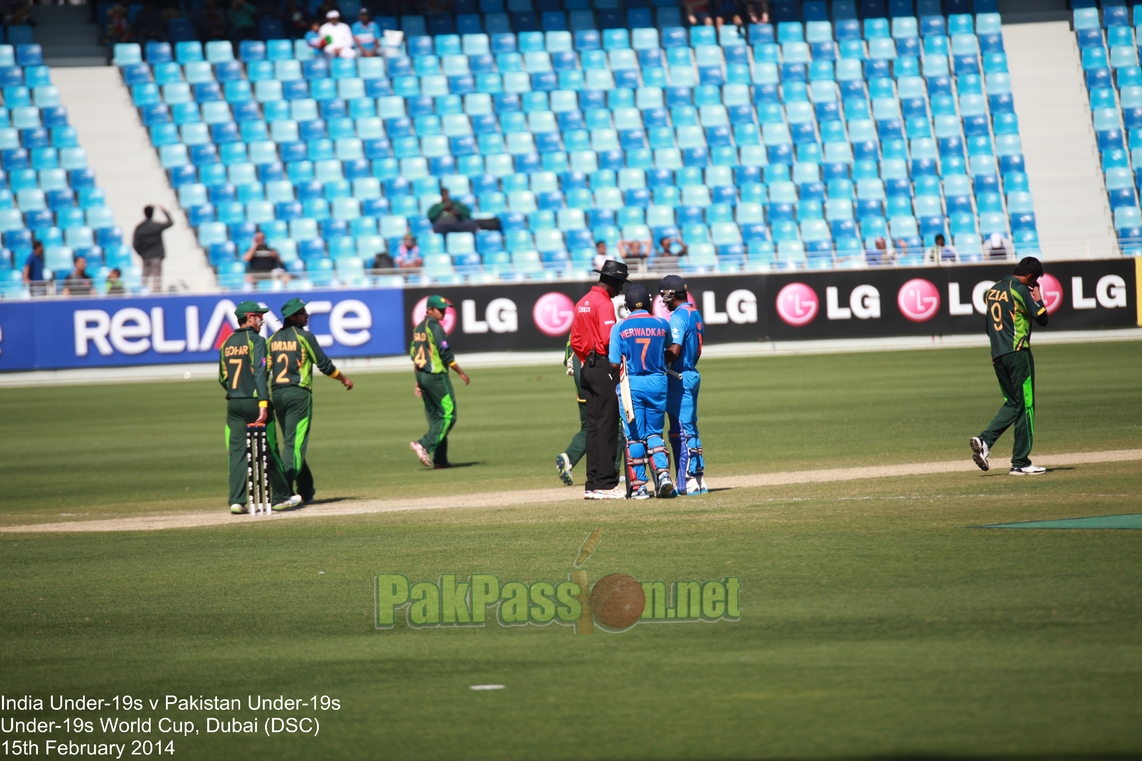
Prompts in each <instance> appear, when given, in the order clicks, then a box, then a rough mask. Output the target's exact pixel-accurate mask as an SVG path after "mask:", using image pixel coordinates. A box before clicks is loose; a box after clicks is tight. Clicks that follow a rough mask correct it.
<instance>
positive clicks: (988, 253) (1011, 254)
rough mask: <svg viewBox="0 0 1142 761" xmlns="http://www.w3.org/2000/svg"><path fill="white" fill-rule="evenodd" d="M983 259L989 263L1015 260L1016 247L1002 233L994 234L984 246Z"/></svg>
mask: <svg viewBox="0 0 1142 761" xmlns="http://www.w3.org/2000/svg"><path fill="white" fill-rule="evenodd" d="M983 258H984V260H986V261H989V262H1002V261H1005V260H1007V259H1013V258H1015V246H1013V245H1012V244H1011V241H1010V240H1008V239H1007V237H1006V236H1005V235H1003V234H1002V233H992V234H991V237H989V238H988V239H987V240H986V241H984V244H983Z"/></svg>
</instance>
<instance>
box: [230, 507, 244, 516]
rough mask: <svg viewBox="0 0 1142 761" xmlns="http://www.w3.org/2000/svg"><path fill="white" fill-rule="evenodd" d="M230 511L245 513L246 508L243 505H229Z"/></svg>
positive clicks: (237, 513) (235, 513)
mask: <svg viewBox="0 0 1142 761" xmlns="http://www.w3.org/2000/svg"><path fill="white" fill-rule="evenodd" d="M230 512H232V513H234V515H245V514H246V512H247V510H246V506H245V505H230Z"/></svg>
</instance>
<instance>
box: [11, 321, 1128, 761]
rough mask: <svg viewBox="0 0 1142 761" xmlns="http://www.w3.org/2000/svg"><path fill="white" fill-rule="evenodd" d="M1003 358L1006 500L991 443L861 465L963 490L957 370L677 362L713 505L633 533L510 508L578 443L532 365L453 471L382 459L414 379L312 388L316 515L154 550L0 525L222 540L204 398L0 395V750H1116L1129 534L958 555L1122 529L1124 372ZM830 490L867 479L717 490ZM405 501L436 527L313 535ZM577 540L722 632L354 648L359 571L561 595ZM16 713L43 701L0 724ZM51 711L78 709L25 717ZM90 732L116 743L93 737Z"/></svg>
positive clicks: (962, 395)
mask: <svg viewBox="0 0 1142 761" xmlns="http://www.w3.org/2000/svg"><path fill="white" fill-rule="evenodd" d="M1035 356H1036V365H1037V371H1038V379H1037V380H1038V382H1037V387H1036V395H1037V402H1038V408H1037V414H1036V428H1037V430H1036V446H1035V452H1034V454H1033V457H1037V456H1042V457H1043V458H1044V461H1048V460H1049V462H1050V463H1051V464H1052V465H1051V469H1050V471H1049V472H1048V473H1047V474H1046V475H1044V476H1039V477H1033V478H1028V477H1024V478H1012V477H1009V476H1008V475H1007V468H1006V458H1007V456H1009V454H1010V446H1011V439H1010V433H1008V434H1007V435H1006V436H1005V437H1004V438H1003V439H1001V440H1000V442H999V444H998V445H997V446H996V447H995V449H994V450H993V455H992V463H993V469H992V470H991V471H990V472H989V473H981V472H980V471H978V470H975V469H974V468H970V467H969V469H962V470H955V471H941V470H940V469H939V468H931V467H921V466H916V468H915V470H916V472H915V473H908V472H906V471H907V470H908V469H907V468H905V469H904V470H905V472H903V473H902V472H901V470H900V468H898V467H897V468H895V469H892V468H889V469H888V470H883V468H885V467H886V466H900V465H907V464H909V463H921V464H922V463H928V464H931V463H943V462H946V461H952V460H959V461H963V462H965V463H969V466H970V450H969V448H968V446H967V442H968V438H969V437H970V436H973V435H975V434H977V433H978V432H979V431H980V430H982V429H983V428H984V426H986V424H987V422H988V421H989V420H990V419H991V416H992V415H993V414H994V412H995V410H996V409H997V408H998V406H999V404H1000V403H1001V402H1002V398H1001V396H1000V393H999V389H998V385H997V383H996V380H995V377H994V374H993V372H992V370H991V367H990V365H989V363H988V358H987V355H986V350H982V349H962V350H960V349H957V350H940V351H910V352H892V353H870V354H844V355H820V356H804V357H772V358H751V359H733V360H731V359H719V360H710V361H706V362H703V365H702V370H703V383H702V396H701V399H700V416H701V417H700V426H701V431H702V438H703V444H704V448H705V453H706V460H707V463H708V480H709V483H710V485H711V487H712V488H714V489H715V491H714V492H713V493H711V494H709V495H706V496H703V497H694V498H684V499H675V500H651V501H647V502H634V503H630V502H598V503H596V502H583V501H581V500H573V499H564V500H560V499H558V497H559V495H558V494H557V495H556V497H555V498H548V497H544V498H543V499H540V498H536V499H534V500H532V499H531V498H530V497H529V496H528V495H523V496H522V497H521V495H520V494H519V492H522V491H528V494H532V493H534V494H545V495H546V494H548V492H551V491H557V490H559V489H563V496H568V497H574V496H575V495H576V494H577V493H578V492H577V488H578V487H576V490H573V489H565V488H564V487H560V486H559V485H558V480H557V478H556V475H555V469H554V458H555V455H556V454H558V453H559V452H561V451H562V450H563V447H564V445H565V444H566V443H567V441H568V440H569V439H570V437H571V435H572V433H573V432H574V430H575V428H576V426H577V425H578V417H577V413H576V409H575V402H574V398H573V387H572V384H571V380H570V379H569V378H567V377H566V375H564V374H563V372H562V368H560V367H559V366H555V367H552V368H512V369H497V370H477V371H474V372H472V373H471V374H472V384H471V386H468V387H463V386H460V387H458V389H457V396H458V413H459V414H458V423H457V426H456V429H455V431H454V433H453V434H452V438H451V446H450V453H451V456H452V459H453V460H454V461H455V462H457V463H458V464H460V465H462V466H463V467H458V468H456V469H454V470H450V471H430V470H426V469H425V468H423V466H421V465H420V464H419V463H418V462H417V461H416V459H415V457H414V455H413V454H412V452H410V451H409V449H408V442H409V441H410V440H412V439H414V438H416V437H418V436H419V435H420V434H421V433H423V429H424V427H425V421H424V416H423V410H422V408H421V407H420V404H419V400H417V399H416V398H415V397H414V396H413V394H412V385H413V380H412V377H411V372H409V373H399V374H374V375H360V376H357V377H355V378H354V380H355V381H356V382H357V388H356V389H354V390H353V391H352V392H348V393H346V392H345V391H343V390H342V389H341V387H340V385H339V384H336V383H334V382H332V381H327V380H323V379H318V380H317V381H315V386H316V392H315V404H314V406H315V415H314V423H313V434H312V438H311V443H310V457H309V460H310V464H311V466H312V468H313V470H314V474H315V477H316V479H317V486H318V502H317V503H315V504H314V505H311V506H309V507H307V508H305V509H304V510H302V511H299V512H298V513H295V514H292V515H290V516H289V517H288V518H286V517H284V516H275V517H270V518H254V517H252V516H236V517H233V518H230V517H229V516H225V520H223V521H222V522H220V523H219V522H215V523H213V524H211V525H202V526H195V527H188V528H180V529H171V530H135V531H102V530H99V531H92V530H83V531H75V530H70V531H67V532H56V531H35V532H19V531H11V530H10V529H19V528H21V527H25V528H27V527H30V526H42V525H43V524H66V528H69V529H76V528H81V527H83V526H82V524H85V523H90V524H92V525H91V526H89V527H88V528H95V527H98V526H99V525H100V524H99V523H97V522H98V521H103V520H119V521H122V522H124V524H123V525H125V524H130V522H131V521H138V522H140V523H139V527H141V526H143V525H145V522H146V521H148V520H152V519H154V518H155V517H156V516H159V517H161V516H172V515H173V516H182V515H185V516H194V515H200V514H203V513H206V512H211V513H214V512H218V513H226V511H227V506H226V504H225V499H226V494H225V492H226V472H225V468H226V464H225V448H224V442H223V435H222V426H223V422H224V401H223V398H222V397H223V392H222V390H221V389H220V388H219V387H218V386H217V385H216V384H215V383H213V382H196V381H188V382H185V383H165V384H134V385H97V386H87V387H52V388H19V389H7V390H3V391H0V420H2V421H3V422H2V423H0V426H2V430H3V432H4V435H3V437H2V438H0V485H2V488H0V528H3V529H9V530H8V531H4V532H0V545H2V546H3V553H2V554H0V571H2V574H0V600H3V606H2V608H0V669H2V670H0V674H2V677H0V693H2V695H3V698H2V701H0V719H2V720H3V721H4V722H9V721H10V720H11V721H23V722H27V721H29V720H31V721H35V722H41V721H42V722H47V723H48V724H51V723H52V722H54V723H55V726H52V727H51V728H49V729H47V730H46V731H30V732H29V731H27V729H28V725H27V724H26V723H25V724H22V725H20V726H19V727H15V726H13V725H9V724H4V725H3V726H2V727H0V729H3V732H0V735H2V736H0V742H7V743H9V744H8V745H0V753H6V754H7V755H13V752H12V751H13V749H14V748H16V747H17V746H16V745H15V743H22V744H21V745H20V746H19V747H20V749H21V750H24V749H27V748H28V747H30V746H29V745H27V744H28V743H35V744H37V745H36V747H37V750H38V755H39V756H40V757H43V756H45V755H49V753H50V757H54V756H55V755H57V754H58V752H59V748H60V747H61V745H62V746H65V747H68V746H67V744H68V743H73V744H80V745H82V744H87V745H90V746H92V747H95V748H98V747H100V744H103V745H107V746H111V745H114V744H117V743H122V744H124V748H125V749H124V754H123V755H124V756H128V755H131V753H132V752H133V751H134V750H137V751H138V752H140V753H145V754H147V755H151V756H154V755H165V754H166V753H167V752H168V751H169V750H171V749H173V750H174V752H175V753H176V758H183V759H227V758H280V759H294V758H299V759H300V758H326V759H341V758H361V759H375V758H401V759H404V758H411V759H420V758H434V759H435V758H439V759H458V758H473V759H484V758H488V759H503V758H511V759H540V758H542V759H563V758H569V759H580V760H581V759H596V758H599V759H615V758H623V759H626V758H629V759H648V758H653V759H657V758H698V759H704V758H759V759H760V758H806V759H819V758H872V757H898V758H915V757H926V758H983V757H1000V756H1002V757H1007V758H1127V757H1134V756H1137V755H1139V754H1142V734H1140V733H1139V731H1138V727H1139V726H1142V641H1140V640H1139V632H1140V631H1142V585H1139V578H1140V575H1142V552H1140V551H1139V550H1140V544H1139V543H1140V542H1142V532H1138V531H1129V530H1119V531H1116V530H1097V529H1096V530H1055V529H1028V530H1001V529H993V528H981V526H988V525H993V524H1000V523H1013V522H1019V521H1046V520H1058V519H1065V518H1079V517H1090V516H1107V515H1118V514H1134V513H1140V512H1142V467H1140V462H1142V461H1140V460H1139V459H1138V454H1137V453H1136V452H1137V450H1139V449H1142V403H1140V402H1139V392H1140V391H1142V388H1140V385H1139V380H1138V379H1139V378H1140V377H1142V342H1126V343H1111V344H1098V343H1088V344H1080V345H1051V346H1043V347H1039V348H1037V349H1036V350H1035ZM460 359H461V362H462V361H463V357H461V358H460ZM1112 450H1113V451H1122V450H1133V451H1135V454H1134V455H1129V456H1125V457H1122V458H1119V459H1114V458H1109V457H1105V458H1104V457H1102V456H1100V455H1098V454H1097V453H1101V452H1109V451H1112ZM1080 453H1081V454H1082V456H1079V455H1080ZM1068 458H1070V460H1068ZM583 465H584V464H582V463H581V464H580V466H579V468H578V469H577V472H576V477H577V478H578V479H580V480H581V478H582V475H583V469H584V467H583ZM838 468H869V470H868V471H860V472H855V475H853V476H852V477H849V478H846V480H828V479H823V478H817V477H809V476H805V477H801V476H798V475H792V476H784V477H782V478H778V479H775V480H773V482H772V483H770V484H769V485H757V486H745V485H740V484H746V483H753V482H751V481H750V478H751V477H752V476H753V475H758V474H761V475H765V474H782V473H785V474H788V473H794V474H796V473H798V472H801V471H822V470H830V469H838ZM878 468H880V469H882V470H877V469H878ZM862 474H867V476H868V477H863V476H862ZM886 474H887V475H886ZM872 476H879V477H872ZM720 481H722V482H724V483H726V484H737V485H738V486H737V487H736V488H732V489H720V490H719V482H720ZM763 482H764V479H761V480H758V481H756V483H763ZM538 490H547V491H544V492H540V491H538ZM426 500H427V501H429V502H431V503H432V506H433V507H438V508H444V509H402V510H397V511H381V510H380V509H378V510H376V511H372V512H370V511H368V510H367V509H362V511H361V512H359V513H356V514H347V513H344V512H341V513H338V512H337V511H338V508H339V507H341V506H344V505H348V504H353V505H362V506H364V508H367V507H368V506H369V505H377V506H381V507H383V506H384V505H386V504H391V505H395V506H401V505H403V506H406V507H408V506H416V505H420V506H424V504H423V503H424V502H425V501H426ZM323 511H325V512H326V513H327V514H326V515H324V516H323V515H322V512H323ZM598 526H603V527H604V534H603V539H602V542H601V543H600V544H599V545H598V547H597V548H596V549H595V551H594V554H593V555H591V556H590V558H589V559H588V560H587V561H586V562H585V563H584V566H583V568H584V569H585V570H586V571H587V572H588V573H589V574H590V579H591V581H594V580H597V579H599V578H602V577H603V576H604V575H606V574H611V573H622V574H629V575H631V576H633V577H635V578H636V579H639V580H642V581H644V582H645V581H648V580H662V581H664V582H666V583H668V584H669V583H670V582H672V581H687V580H696V581H699V582H706V581H709V580H724V579H729V578H733V579H738V580H740V587H741V588H740V616H739V617H738V620H736V621H735V620H728V619H729V618H731V617H730V616H728V615H727V616H723V617H721V620H718V621H701V620H697V621H674V622H670V623H669V624H659V623H654V624H650V623H639V624H636V625H635V626H634V627H633V628H631V629H630V630H628V631H624V632H622V633H619V634H613V633H607V632H603V631H599V630H597V631H596V632H595V633H594V634H593V635H590V636H586V635H584V634H577V633H576V630H575V628H574V627H573V626H571V625H567V624H568V622H567V621H564V620H562V619H560V618H559V617H558V616H556V619H555V621H553V622H552V623H549V624H547V625H535V624H536V623H545V622H544V621H543V617H542V616H540V617H539V619H538V620H537V619H536V618H535V617H534V615H533V617H532V619H531V623H529V624H526V625H519V626H501V625H499V623H497V617H496V614H495V613H494V612H493V613H491V614H489V616H488V620H487V623H486V624H485V625H483V626H456V627H433V626H428V627H425V628H416V627H413V626H410V625H409V624H408V620H407V619H406V615H405V610H404V609H402V610H399V611H397V615H396V616H395V619H394V620H395V624H394V625H393V626H392V628H381V629H379V628H377V626H376V624H377V615H378V611H377V601H378V590H377V588H376V583H375V579H376V577H377V576H378V574H382V575H402V576H404V577H406V578H407V579H408V580H409V581H410V582H411V583H419V582H432V583H433V584H436V585H443V577H444V576H446V575H451V574H455V576H456V577H457V579H458V580H460V581H463V580H466V579H467V578H468V577H470V576H475V575H482V576H490V577H495V578H496V579H498V580H499V581H500V582H502V583H504V584H506V583H508V582H521V583H522V584H523V585H528V584H530V585H531V588H532V590H533V591H534V589H535V588H536V584H537V582H551V583H552V584H555V583H558V582H561V581H565V580H567V579H568V576H569V574H571V573H572V571H573V570H574V566H573V563H574V562H575V561H576V559H577V556H578V555H579V552H580V547H581V546H582V545H583V543H584V540H585V539H586V538H587V537H588V535H589V534H590V533H591V532H592V530H594V529H595V528H596V527H598ZM723 588H724V589H729V588H730V585H729V584H728V583H725V584H723ZM488 685H502V689H480V690H473V689H472V687H473V686H488ZM25 696H30V697H31V699H32V700H34V699H37V698H38V699H41V700H42V701H43V706H42V707H41V708H39V709H36V708H35V707H34V705H32V704H31V703H28V702H25V703H23V704H20V705H23V706H26V707H25V708H21V707H20V706H18V705H17V704H16V703H10V702H9V701H14V700H17V699H20V698H24V697H25ZM124 696H130V699H131V704H130V705H128V703H127V701H126V699H125V697H124ZM168 696H173V702H170V703H169V704H168V700H169V698H168ZM251 696H253V699H254V701H255V704H256V705H257V702H258V701H259V699H260V698H267V699H271V703H270V704H268V705H257V707H256V708H255V709H252V708H251V707H250V702H249V701H250V700H251ZM80 697H83V698H85V699H93V700H96V701H98V700H100V699H102V700H104V701H105V703H106V704H105V705H104V706H103V707H96V708H94V709H90V708H89V707H87V706H85V705H83V704H80V705H79V706H77V705H76V704H75V703H70V704H68V706H67V707H65V708H59V709H57V708H53V700H57V701H58V700H60V699H69V700H76V699H78V698H80ZM116 697H118V701H119V702H118V703H115V702H114V700H115V699H116ZM283 697H284V699H294V700H297V701H298V702H299V703H300V702H301V701H305V702H306V705H305V706H299V705H293V706H287V704H285V702H284V700H282V701H280V702H278V703H273V702H272V700H278V699H279V698H283ZM216 698H217V699H218V700H215V699H216ZM136 700H138V701H141V703H140V704H138V705H136V704H135V703H134V701H136ZM152 700H154V701H156V703H155V704H154V706H152V704H151V703H150V701H152ZM180 700H181V701H184V702H182V703H180V702H179V701H180ZM230 700H234V701H235V702H236V703H237V707H235V705H233V704H230V703H229V702H228V701H230ZM196 701H197V702H196ZM204 701H214V702H212V703H207V702H204ZM333 701H336V703H335V704H334V702H333ZM114 717H117V718H119V719H122V720H124V721H132V720H134V721H137V722H138V723H137V724H135V725H133V726H127V727H122V726H120V727H119V729H120V730H123V729H126V732H123V731H118V732H110V731H106V729H105V728H104V727H103V726H102V725H101V724H100V720H101V719H102V720H107V719H111V718H114ZM148 719H149V720H150V723H149V724H145V723H144V722H146V721H147V720H148ZM274 719H277V720H279V721H280V722H281V723H280V725H279V724H273V725H272V727H273V729H272V730H271V731H270V732H268V733H267V731H266V728H267V722H272V721H273V720H274ZM290 719H292V720H293V725H292V726H293V728H294V730H293V731H290V729H289V726H291V725H290V724H289V720H290ZM302 719H308V720H310V721H311V722H313V721H315V722H317V724H319V726H320V729H319V731H317V732H316V733H314V731H312V728H313V726H314V724H312V723H311V724H306V725H304V726H305V727H309V728H310V729H308V730H306V729H304V727H303V723H302V722H301V720H302ZM235 720H237V723H234V722H235ZM255 720H257V721H258V724H257V726H256V731H241V730H244V729H246V730H248V729H252V728H253V726H252V725H251V724H250V723H251V722H253V721H255ZM85 722H91V729H90V731H88V725H87V724H86V723H85ZM212 722H213V723H212ZM160 724H161V727H160ZM188 725H191V726H190V728H188ZM39 726H41V727H42V726H44V725H39ZM36 727H37V725H36V724H33V725H32V729H33V730H35V729H36ZM278 728H280V729H281V730H282V731H280V732H278V731H276V730H277V729H278ZM108 729H109V728H108ZM223 729H228V730H231V731H222V730H223ZM212 730H213V731H212ZM233 730H238V731H233ZM187 732H189V734H187ZM315 735H316V736H315ZM136 741H138V745H137V747H136V745H135V743H136ZM49 742H53V743H55V745H52V746H51V748H49V746H48V743H49ZM148 743H149V744H148ZM172 744H173V745H172ZM156 747H157V748H158V750H156ZM52 748H54V749H55V750H54V751H53V750H51V749H52ZM160 751H161V752H160ZM111 757H114V751H113V749H112V751H111Z"/></svg>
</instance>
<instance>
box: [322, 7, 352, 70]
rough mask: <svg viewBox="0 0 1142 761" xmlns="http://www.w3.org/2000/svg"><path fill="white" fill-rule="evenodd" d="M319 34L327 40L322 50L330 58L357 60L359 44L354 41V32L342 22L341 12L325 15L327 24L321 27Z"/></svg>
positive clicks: (330, 12)
mask: <svg viewBox="0 0 1142 761" xmlns="http://www.w3.org/2000/svg"><path fill="white" fill-rule="evenodd" d="M318 34H320V35H321V37H322V38H324V39H325V46H324V47H323V48H322V50H323V51H324V52H325V55H327V56H329V57H330V58H356V57H357V43H356V41H355V40H354V39H353V30H352V29H350V28H349V25H348V24H346V23H344V22H343V21H341V12H340V11H337V10H332V11H329V12H328V13H326V14H325V23H324V24H322V25H321V29H319V30H318Z"/></svg>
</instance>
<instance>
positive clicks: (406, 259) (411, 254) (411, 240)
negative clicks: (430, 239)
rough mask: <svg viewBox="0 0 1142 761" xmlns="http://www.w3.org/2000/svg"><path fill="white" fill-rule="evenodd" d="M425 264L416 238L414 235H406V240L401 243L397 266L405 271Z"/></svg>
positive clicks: (398, 250) (398, 249)
mask: <svg viewBox="0 0 1142 761" xmlns="http://www.w3.org/2000/svg"><path fill="white" fill-rule="evenodd" d="M423 264H424V260H423V259H421V257H420V246H418V245H416V236H415V235H413V234H412V233H405V234H404V239H403V240H401V242H400V247H399V248H397V261H396V265H397V266H398V267H400V268H401V269H402V270H403V269H415V268H417V267H420V266H421V265H423Z"/></svg>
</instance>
